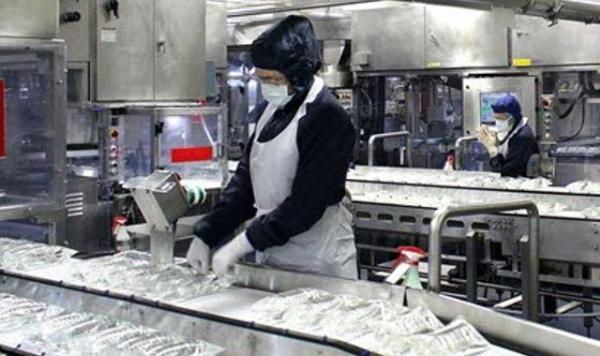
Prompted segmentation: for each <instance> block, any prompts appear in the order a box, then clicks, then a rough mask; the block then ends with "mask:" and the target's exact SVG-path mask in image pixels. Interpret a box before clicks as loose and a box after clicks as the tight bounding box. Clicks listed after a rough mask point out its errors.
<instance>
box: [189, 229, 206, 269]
mask: <svg viewBox="0 0 600 356" xmlns="http://www.w3.org/2000/svg"><path fill="white" fill-rule="evenodd" d="M185 257H186V258H187V262H188V263H189V264H190V266H192V268H193V269H195V270H196V271H198V272H200V273H202V274H208V271H209V270H210V247H208V245H207V244H205V243H204V241H202V240H201V239H200V238H198V237H194V239H193V240H192V243H191V244H190V248H189V249H188V252H187V255H186V256H185Z"/></svg>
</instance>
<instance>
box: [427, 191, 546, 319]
mask: <svg viewBox="0 0 600 356" xmlns="http://www.w3.org/2000/svg"><path fill="white" fill-rule="evenodd" d="M516 210H527V215H528V216H529V242H528V246H529V249H528V251H527V255H526V256H524V257H525V258H524V259H527V260H528V263H529V265H528V269H529V270H528V271H527V276H523V278H527V279H528V285H527V286H524V287H525V288H524V290H523V294H528V296H527V303H526V304H527V305H524V308H525V309H527V310H528V311H529V314H526V316H527V318H528V319H530V320H533V321H537V320H538V314H539V307H538V303H539V223H540V214H539V211H538V208H537V206H536V205H535V203H534V202H533V201H531V200H515V201H506V202H496V203H486V204H474V205H467V206H447V207H443V208H440V209H438V210H437V211H436V212H435V213H434V215H433V219H432V220H431V231H430V234H429V251H428V255H429V272H428V282H429V283H428V289H429V290H430V291H432V292H436V293H440V292H441V289H442V288H441V272H442V261H441V259H442V230H443V227H444V225H445V224H446V221H447V220H448V219H449V218H452V217H457V216H469V215H478V214H490V213H500V212H507V211H516ZM524 304H525V303H524Z"/></svg>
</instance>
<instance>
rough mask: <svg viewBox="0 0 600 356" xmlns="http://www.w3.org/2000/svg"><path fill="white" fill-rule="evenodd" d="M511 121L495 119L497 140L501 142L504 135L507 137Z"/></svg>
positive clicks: (510, 119)
mask: <svg viewBox="0 0 600 356" xmlns="http://www.w3.org/2000/svg"><path fill="white" fill-rule="evenodd" d="M512 123H513V119H512V118H509V119H508V120H497V119H496V132H497V133H498V139H500V140H501V141H502V140H504V138H505V137H506V135H508V133H509V131H510V129H512V126H513V124H512Z"/></svg>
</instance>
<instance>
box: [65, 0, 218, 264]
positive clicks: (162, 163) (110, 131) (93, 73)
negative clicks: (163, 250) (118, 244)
mask: <svg viewBox="0 0 600 356" xmlns="http://www.w3.org/2000/svg"><path fill="white" fill-rule="evenodd" d="M207 8H208V9H209V10H208V11H207ZM60 34H61V36H62V37H63V38H65V40H66V42H67V46H68V47H69V49H70V50H69V52H68V58H67V59H68V62H67V66H68V70H69V72H68V99H69V102H68V118H67V120H68V131H67V147H68V153H67V154H68V163H69V165H70V166H71V167H74V168H73V169H71V170H70V172H72V174H70V175H69V180H70V181H71V182H73V184H68V185H67V189H68V190H69V191H68V194H70V196H73V197H74V198H73V200H76V203H75V205H76V209H79V210H80V211H81V210H84V211H85V212H84V213H83V215H74V214H78V213H70V214H69V223H70V224H69V226H70V227H71V228H70V229H69V230H68V232H69V234H68V235H69V237H68V239H69V240H70V242H71V246H73V247H77V248H79V249H81V250H86V251H89V252H93V251H97V250H103V249H107V248H114V245H115V241H114V239H113V237H114V236H113V235H114V231H112V229H111V226H112V225H114V224H112V223H114V222H115V221H114V220H115V219H117V220H122V219H125V220H127V221H128V222H129V223H136V222H139V221H138V217H140V214H139V210H138V209H137V207H135V204H134V202H133V199H132V198H131V196H130V194H129V193H128V192H127V191H126V190H125V189H123V187H122V183H124V182H125V181H127V180H128V179H130V178H133V177H138V176H147V175H150V174H151V173H152V172H153V171H154V170H155V169H156V168H159V167H161V168H165V169H170V170H174V171H177V172H179V173H180V174H182V175H185V176H191V177H195V178H197V179H198V178H202V179H206V180H213V181H215V182H217V183H218V184H220V183H221V182H224V181H225V180H226V173H227V172H226V170H224V169H221V168H220V163H219V162H222V161H224V157H225V152H224V146H222V145H223V143H222V142H224V141H223V139H224V137H225V136H224V135H226V131H225V128H224V126H223V125H224V123H225V122H226V121H225V120H227V111H226V110H225V109H224V107H223V106H221V105H219V104H218V103H219V102H220V101H221V100H223V98H224V95H222V91H223V90H222V89H223V88H222V86H223V81H222V80H221V79H220V78H222V73H221V72H220V71H222V70H223V68H224V66H225V62H226V59H225V56H226V51H225V41H224V40H222V38H224V37H225V35H226V24H225V7H224V4H219V3H209V4H207V2H206V1H205V0H186V1H168V0H167V1H163V0H157V1H150V2H148V1H105V0H98V1H92V2H89V1H88V2H82V1H76V0H63V1H60ZM206 101H210V102H211V104H210V105H204V104H201V103H205V102H206ZM80 171H83V172H90V171H95V173H94V174H92V175H93V176H94V177H93V178H91V179H89V177H86V176H84V177H82V176H80V175H78V174H77V173H76V172H80ZM213 188H214V187H213ZM216 191H218V189H217V188H215V189H212V190H211V194H212V193H214V192H216ZM91 192H96V193H97V194H95V196H94V194H88V193H91ZM82 197H83V198H82ZM70 209H71V210H73V208H70ZM107 217H108V219H107ZM96 225H101V226H102V228H101V229H92V230H94V231H96V234H94V236H91V235H88V236H87V238H86V239H85V240H81V236H82V234H80V233H79V232H80V231H82V230H84V231H85V230H90V227H92V226H96Z"/></svg>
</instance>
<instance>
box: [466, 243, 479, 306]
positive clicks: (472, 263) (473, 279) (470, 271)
mask: <svg viewBox="0 0 600 356" xmlns="http://www.w3.org/2000/svg"><path fill="white" fill-rule="evenodd" d="M480 238H481V234H480V233H478V232H475V231H471V232H469V233H468V234H467V240H466V241H465V243H466V256H467V262H466V265H467V284H466V289H467V300H468V301H469V302H471V303H476V302H477V261H479V256H478V253H477V245H478V243H479V240H480Z"/></svg>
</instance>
